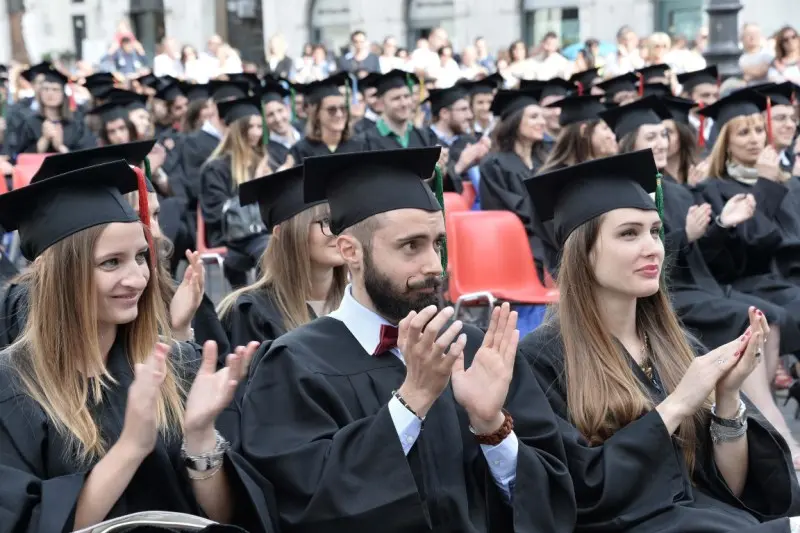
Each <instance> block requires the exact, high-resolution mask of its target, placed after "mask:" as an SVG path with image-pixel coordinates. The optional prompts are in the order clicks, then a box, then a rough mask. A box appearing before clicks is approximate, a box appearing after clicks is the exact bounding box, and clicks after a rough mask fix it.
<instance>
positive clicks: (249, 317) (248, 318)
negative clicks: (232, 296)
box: [223, 294, 286, 346]
mask: <svg viewBox="0 0 800 533" xmlns="http://www.w3.org/2000/svg"><path fill="white" fill-rule="evenodd" d="M270 304H271V301H264V299H262V298H259V297H258V296H255V295H250V294H243V295H242V296H240V297H239V299H238V300H237V301H236V302H235V303H234V305H233V307H232V308H231V309H230V311H229V312H228V314H227V315H226V316H225V319H224V321H223V323H224V326H225V329H226V331H227V332H228V336H229V338H230V340H231V344H232V345H233V346H245V345H247V344H248V343H250V342H252V341H258V342H260V343H261V342H264V341H271V340H274V339H277V338H278V337H279V336H281V335H283V334H284V333H285V332H286V327H285V326H284V325H283V318H282V317H281V315H280V313H279V312H278V310H277V309H275V308H274V306H273V305H270Z"/></svg>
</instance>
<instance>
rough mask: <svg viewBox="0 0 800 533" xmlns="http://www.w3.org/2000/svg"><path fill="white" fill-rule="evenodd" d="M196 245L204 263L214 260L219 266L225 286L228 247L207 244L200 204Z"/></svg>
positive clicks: (198, 207)
mask: <svg viewBox="0 0 800 533" xmlns="http://www.w3.org/2000/svg"><path fill="white" fill-rule="evenodd" d="M195 245H196V246H197V251H198V252H200V260H201V261H203V263H206V262H209V261H213V262H215V263H216V264H217V266H218V267H219V272H220V276H222V285H220V287H224V286H225V269H224V264H225V255H227V253H228V249H227V248H226V247H224V246H217V247H216V248H209V247H208V245H207V244H206V223H205V221H204V220H203V213H202V212H201V211H200V206H199V205H198V206H197V236H196V237H195Z"/></svg>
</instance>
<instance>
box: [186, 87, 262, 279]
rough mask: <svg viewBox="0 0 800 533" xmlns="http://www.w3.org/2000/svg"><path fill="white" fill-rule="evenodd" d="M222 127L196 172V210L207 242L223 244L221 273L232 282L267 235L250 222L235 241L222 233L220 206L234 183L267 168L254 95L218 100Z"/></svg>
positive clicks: (229, 198)
mask: <svg viewBox="0 0 800 533" xmlns="http://www.w3.org/2000/svg"><path fill="white" fill-rule="evenodd" d="M217 109H218V110H219V115H220V117H221V118H222V120H223V122H224V123H225V126H226V128H227V131H226V132H225V135H224V136H223V138H222V141H220V143H219V146H217V148H216V149H215V150H214V152H213V153H212V154H211V157H209V159H208V161H207V162H206V164H205V165H203V168H202V170H201V173H200V188H199V194H200V210H201V213H202V217H203V220H204V221H205V224H206V242H207V243H208V245H209V246H227V247H228V257H226V258H225V274H226V276H227V277H228V279H229V280H230V281H231V283H232V284H233V285H234V286H242V285H244V284H245V283H246V275H245V273H246V272H247V271H248V270H250V269H251V268H252V267H253V266H254V265H255V264H256V263H257V262H258V260H259V259H260V258H261V255H262V254H263V253H264V250H265V249H266V248H267V241H268V239H269V237H268V236H267V234H266V232H265V231H264V230H263V228H260V227H258V228H256V227H253V228H252V230H251V231H250V232H249V233H248V234H247V235H245V236H240V237H237V238H236V240H231V238H230V237H229V236H227V235H225V233H224V224H223V221H224V219H225V212H226V206H231V205H232V204H231V202H234V203H235V202H236V198H237V194H238V189H239V186H240V185H242V184H243V183H246V182H248V181H250V180H251V179H253V178H256V177H260V176H265V175H267V174H269V173H270V169H269V162H268V159H269V158H268V157H267V154H266V151H265V150H264V145H263V138H262V136H263V129H262V118H261V101H260V99H259V98H258V97H257V96H251V97H248V98H240V99H237V100H228V101H225V102H218V103H217Z"/></svg>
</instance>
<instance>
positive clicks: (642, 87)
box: [636, 72, 644, 98]
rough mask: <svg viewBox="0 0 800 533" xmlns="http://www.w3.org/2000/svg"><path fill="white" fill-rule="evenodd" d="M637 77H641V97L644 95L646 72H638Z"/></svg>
mask: <svg viewBox="0 0 800 533" xmlns="http://www.w3.org/2000/svg"><path fill="white" fill-rule="evenodd" d="M636 77H638V78H639V91H638V92H639V97H640V98H641V97H642V96H644V74H642V73H641V72H637V73H636Z"/></svg>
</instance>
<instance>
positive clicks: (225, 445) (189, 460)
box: [181, 430, 231, 472]
mask: <svg viewBox="0 0 800 533" xmlns="http://www.w3.org/2000/svg"><path fill="white" fill-rule="evenodd" d="M214 433H215V435H216V438H217V442H216V444H215V446H214V449H213V450H211V451H210V452H205V453H201V454H200V455H189V454H188V453H186V440H185V439H184V441H183V444H182V445H181V459H182V460H183V464H184V466H185V467H186V468H188V469H190V470H194V471H195V472H207V471H209V470H214V469H216V468H219V467H220V466H222V462H223V461H224V460H225V453H226V452H227V451H228V450H229V449H230V447H231V444H230V442H228V441H227V440H225V437H223V436H222V435H220V433H219V431H216V430H215V431H214Z"/></svg>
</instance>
